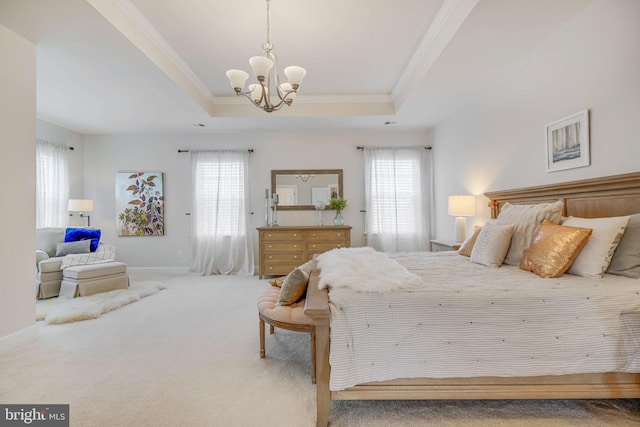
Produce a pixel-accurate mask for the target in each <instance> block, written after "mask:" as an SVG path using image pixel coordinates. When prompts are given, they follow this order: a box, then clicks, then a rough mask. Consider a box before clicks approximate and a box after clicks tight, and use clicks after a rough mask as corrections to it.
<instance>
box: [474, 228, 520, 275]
mask: <svg viewBox="0 0 640 427" xmlns="http://www.w3.org/2000/svg"><path fill="white" fill-rule="evenodd" d="M513 228H514V227H513V225H498V224H485V225H484V226H483V227H482V230H480V233H479V234H478V238H477V239H476V243H475V245H473V249H472V250H471V262H474V263H476V264H482V265H486V266H487V267H500V266H501V265H502V261H504V257H505V255H506V254H507V251H508V250H509V244H510V243H511V236H512V235H513Z"/></svg>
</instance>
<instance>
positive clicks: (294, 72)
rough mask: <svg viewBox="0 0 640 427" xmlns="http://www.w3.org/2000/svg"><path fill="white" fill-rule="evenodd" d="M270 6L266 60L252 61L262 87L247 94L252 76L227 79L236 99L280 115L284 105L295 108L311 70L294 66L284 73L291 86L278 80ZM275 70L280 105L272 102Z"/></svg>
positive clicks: (234, 73) (230, 74)
mask: <svg viewBox="0 0 640 427" xmlns="http://www.w3.org/2000/svg"><path fill="white" fill-rule="evenodd" d="M270 1H271V0H266V2H267V41H266V42H265V43H264V44H263V45H262V50H263V51H264V55H263V56H252V57H251V58H249V64H251V69H252V70H253V74H254V76H255V77H256V78H257V79H258V83H254V84H250V85H249V87H248V90H247V91H244V85H245V83H246V82H247V79H248V78H249V74H248V73H246V72H245V71H242V70H228V71H227V78H228V79H229V83H231V87H232V88H233V90H235V92H236V95H243V96H245V97H247V98H248V99H250V100H251V102H252V103H253V104H254V105H255V106H256V107H258V108H261V109H263V110H264V111H266V112H267V113H271V112H272V111H277V110H279V109H280V108H282V107H283V106H284V105H291V103H293V100H294V99H295V97H296V94H297V93H298V89H300V85H301V84H302V79H304V76H306V75H307V70H305V69H304V68H302V67H298V66H295V65H293V66H290V67H287V68H285V69H284V74H285V75H286V76H287V79H288V82H286V83H280V77H279V76H278V70H277V67H278V64H277V61H276V56H275V54H274V53H273V45H272V44H271V37H270V36H271V34H270V33H271V28H270V26H269V2H270ZM272 68H273V69H274V70H273V74H274V79H275V93H276V94H277V95H278V99H277V102H276V103H273V102H272V101H271V95H272V93H273V92H274V91H272V90H271V76H270V72H271V69H272Z"/></svg>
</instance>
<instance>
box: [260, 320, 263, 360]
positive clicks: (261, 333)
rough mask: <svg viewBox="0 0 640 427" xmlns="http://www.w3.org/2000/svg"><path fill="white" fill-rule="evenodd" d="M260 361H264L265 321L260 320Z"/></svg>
mask: <svg viewBox="0 0 640 427" xmlns="http://www.w3.org/2000/svg"><path fill="white" fill-rule="evenodd" d="M260 359H264V320H262V319H260Z"/></svg>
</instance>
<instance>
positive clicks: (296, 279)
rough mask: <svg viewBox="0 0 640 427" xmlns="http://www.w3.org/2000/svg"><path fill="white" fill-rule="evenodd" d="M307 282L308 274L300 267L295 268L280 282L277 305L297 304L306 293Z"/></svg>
mask: <svg viewBox="0 0 640 427" xmlns="http://www.w3.org/2000/svg"><path fill="white" fill-rule="evenodd" d="M308 282H309V273H307V272H305V271H304V270H303V269H302V268H301V267H296V268H295V269H294V270H293V271H292V272H291V273H289V275H288V276H287V277H286V278H285V279H284V282H282V287H281V288H280V295H279V296H278V304H279V305H291V304H293V303H295V302H298V301H299V300H300V299H302V298H303V297H304V296H305V294H306V293H307V283H308Z"/></svg>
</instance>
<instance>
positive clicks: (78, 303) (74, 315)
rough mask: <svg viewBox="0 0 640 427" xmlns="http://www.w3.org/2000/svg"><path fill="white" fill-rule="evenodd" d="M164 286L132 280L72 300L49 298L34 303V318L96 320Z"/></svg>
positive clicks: (71, 320) (49, 320) (45, 319)
mask: <svg viewBox="0 0 640 427" xmlns="http://www.w3.org/2000/svg"><path fill="white" fill-rule="evenodd" d="M165 288H166V286H165V285H164V284H162V283H160V282H152V281H147V282H140V283H132V284H131V285H130V286H129V287H128V288H127V289H117V290H115V291H110V292H102V293H98V294H94V295H90V296H86V297H78V298H73V299H66V298H50V299H47V300H42V301H38V302H37V303H36V320H37V321H40V320H43V321H44V322H45V323H48V324H59V323H69V322H78V321H80V320H89V319H96V318H98V317H100V316H101V315H102V314H105V313H108V312H110V311H113V310H115V309H117V308H120V307H122V306H123V305H127V304H131V303H132V302H136V301H138V300H139V299H140V298H144V297H147V296H149V295H153V294H155V293H156V292H158V291H159V290H161V289H165Z"/></svg>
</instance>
